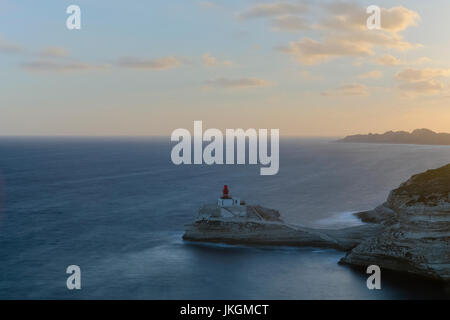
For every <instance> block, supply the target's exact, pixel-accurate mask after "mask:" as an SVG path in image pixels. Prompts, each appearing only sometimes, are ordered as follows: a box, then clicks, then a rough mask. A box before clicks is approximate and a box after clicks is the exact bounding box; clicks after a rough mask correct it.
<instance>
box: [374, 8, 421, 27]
mask: <svg viewBox="0 0 450 320" xmlns="http://www.w3.org/2000/svg"><path fill="white" fill-rule="evenodd" d="M419 21H420V16H419V14H418V13H417V12H415V11H412V10H409V9H407V8H405V7H401V6H397V7H393V8H390V9H385V8H382V9H381V28H382V29H384V30H388V31H391V32H399V31H403V30H405V29H407V28H409V27H411V26H417V25H418V23H419Z"/></svg>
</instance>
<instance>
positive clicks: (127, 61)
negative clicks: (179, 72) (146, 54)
mask: <svg viewBox="0 0 450 320" xmlns="http://www.w3.org/2000/svg"><path fill="white" fill-rule="evenodd" d="M181 64H182V63H181V61H180V60H179V59H177V58H175V57H172V56H169V57H164V58H158V59H142V58H136V57H122V58H120V59H119V62H118V66H120V67H123V68H130V69H142V70H165V69H172V68H176V67H178V66H180V65H181Z"/></svg>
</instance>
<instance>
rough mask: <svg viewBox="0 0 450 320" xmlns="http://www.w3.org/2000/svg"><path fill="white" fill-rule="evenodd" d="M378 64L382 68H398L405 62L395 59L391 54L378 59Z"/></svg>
mask: <svg viewBox="0 0 450 320" xmlns="http://www.w3.org/2000/svg"><path fill="white" fill-rule="evenodd" d="M375 61H376V63H377V64H379V65H382V66H396V65H399V64H402V63H403V62H402V61H400V59H398V58H396V57H394V56H393V55H390V54H384V55H382V56H380V57H378V58H376V60H375Z"/></svg>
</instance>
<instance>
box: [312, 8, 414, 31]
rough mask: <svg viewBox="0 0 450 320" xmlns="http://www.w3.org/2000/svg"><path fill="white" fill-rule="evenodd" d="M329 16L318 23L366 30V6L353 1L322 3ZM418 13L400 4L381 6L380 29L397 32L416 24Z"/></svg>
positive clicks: (328, 27)
mask: <svg viewBox="0 0 450 320" xmlns="http://www.w3.org/2000/svg"><path fill="white" fill-rule="evenodd" d="M324 6H325V8H326V10H327V11H328V12H329V13H330V16H328V17H327V18H325V19H324V21H323V22H322V23H321V24H320V25H321V27H322V28H324V29H339V30H360V31H363V30H364V31H367V17H368V15H367V13H366V8H365V7H363V6H361V5H359V4H357V3H355V2H343V1H340V2H339V1H338V2H333V3H328V4H325V5H324ZM419 21H420V15H419V14H418V13H417V12H415V11H412V10H409V9H407V8H405V7H402V6H396V7H392V8H390V9H386V8H381V29H382V30H383V31H386V32H390V33H398V32H400V31H403V30H405V29H407V28H409V27H412V26H417V24H418V23H419Z"/></svg>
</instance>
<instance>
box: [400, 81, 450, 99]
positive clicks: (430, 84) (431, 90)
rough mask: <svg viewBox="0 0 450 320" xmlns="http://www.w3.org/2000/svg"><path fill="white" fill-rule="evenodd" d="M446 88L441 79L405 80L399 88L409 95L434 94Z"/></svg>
mask: <svg viewBox="0 0 450 320" xmlns="http://www.w3.org/2000/svg"><path fill="white" fill-rule="evenodd" d="M444 88H445V85H444V83H442V81H439V80H433V79H430V80H422V81H415V82H405V83H401V84H400V85H399V89H400V90H402V91H404V92H405V93H407V94H409V95H412V96H414V95H417V94H425V95H433V94H438V93H440V92H442V91H443V90H444Z"/></svg>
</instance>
